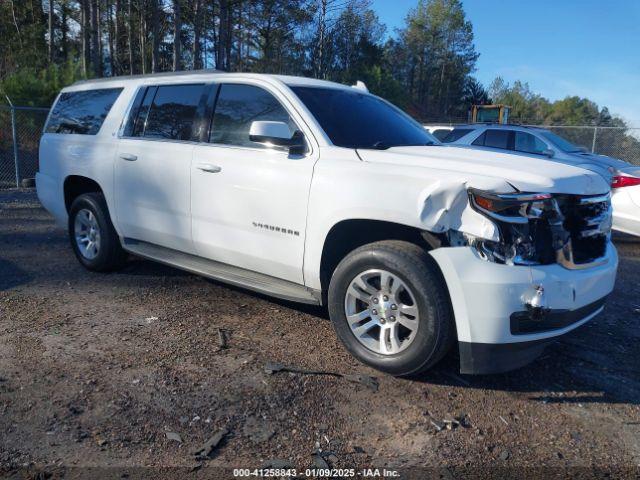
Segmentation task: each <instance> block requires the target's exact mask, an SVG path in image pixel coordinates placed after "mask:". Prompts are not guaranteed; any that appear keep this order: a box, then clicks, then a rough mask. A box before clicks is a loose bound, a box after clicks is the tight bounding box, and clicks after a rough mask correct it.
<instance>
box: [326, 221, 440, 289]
mask: <svg viewBox="0 0 640 480" xmlns="http://www.w3.org/2000/svg"><path fill="white" fill-rule="evenodd" d="M381 240H404V241H406V242H409V243H413V244H415V245H417V246H419V247H421V248H423V249H424V250H425V251H429V250H432V249H434V248H438V247H439V246H441V245H442V241H443V239H442V237H441V236H440V235H438V234H434V233H431V232H428V231H425V230H422V229H420V228H417V227H414V226H410V225H405V224H401V223H395V222H389V221H384V220H373V219H365V218H354V219H345V220H341V221H339V222H337V223H335V224H334V225H333V226H332V227H331V228H330V229H329V231H328V232H327V234H326V236H325V238H324V242H323V246H322V254H321V257H320V268H319V276H320V285H321V287H322V292H323V298H325V296H326V292H327V290H328V288H329V282H330V281H331V276H332V275H333V272H334V271H335V269H336V267H337V266H338V264H339V263H340V261H341V260H342V259H343V258H344V257H345V256H346V255H347V254H348V253H349V252H351V251H353V250H355V249H356V248H358V247H361V246H362V245H366V244H368V243H373V242H378V241H381Z"/></svg>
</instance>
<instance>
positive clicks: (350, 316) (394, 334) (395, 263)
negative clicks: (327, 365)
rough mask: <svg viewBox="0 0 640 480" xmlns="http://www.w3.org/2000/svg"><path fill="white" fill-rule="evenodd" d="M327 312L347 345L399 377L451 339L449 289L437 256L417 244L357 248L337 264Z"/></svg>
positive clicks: (426, 364) (437, 355)
mask: <svg viewBox="0 0 640 480" xmlns="http://www.w3.org/2000/svg"><path fill="white" fill-rule="evenodd" d="M328 298H329V314H330V317H331V320H332V321H333V324H334V327H335V330H336V332H337V334H338V337H339V338H340V340H341V341H342V342H343V344H344V345H345V347H346V348H347V350H349V352H350V353H351V354H352V355H354V356H355V357H356V358H358V359H359V360H360V361H362V362H363V363H366V364H368V365H370V366H372V367H373V368H376V369H378V370H381V371H383V372H386V373H390V374H392V375H397V376H406V375H414V374H417V373H420V372H422V371H425V370H427V369H429V368H430V367H432V366H433V365H434V364H435V363H437V362H438V361H439V360H440V359H441V358H442V357H443V356H444V355H445V354H446V352H447V351H448V350H449V348H450V347H451V345H452V343H453V341H454V339H455V327H454V321H453V314H452V312H451V305H450V301H449V295H448V291H447V288H446V285H445V282H444V279H443V278H442V275H441V273H440V271H439V269H438V267H437V265H436V263H435V261H434V260H433V259H432V258H431V257H430V256H429V255H428V254H427V253H426V252H425V251H424V250H423V249H421V248H420V247H418V246H417V245H414V244H411V243H408V242H402V241H382V242H376V243H371V244H369V245H365V246H363V247H360V248H358V249H356V250H354V251H353V252H351V253H350V254H349V255H347V256H346V257H345V258H344V259H343V260H342V261H341V262H340V264H339V265H338V267H337V268H336V270H335V272H334V274H333V276H332V278H331V283H330V286H329V296H328Z"/></svg>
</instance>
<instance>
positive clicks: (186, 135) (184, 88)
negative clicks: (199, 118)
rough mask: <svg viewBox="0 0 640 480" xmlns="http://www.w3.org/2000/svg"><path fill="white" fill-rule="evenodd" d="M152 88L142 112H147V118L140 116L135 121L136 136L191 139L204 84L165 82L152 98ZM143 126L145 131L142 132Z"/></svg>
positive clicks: (148, 91) (149, 90)
mask: <svg viewBox="0 0 640 480" xmlns="http://www.w3.org/2000/svg"><path fill="white" fill-rule="evenodd" d="M153 90H154V89H152V88H149V89H148V90H147V95H145V99H144V100H143V102H142V108H141V109H140V112H139V113H143V111H145V112H144V113H146V108H147V107H146V106H145V104H147V105H149V106H148V110H149V113H148V114H147V118H146V122H142V121H141V119H140V117H139V118H138V120H137V121H136V126H135V132H134V136H141V135H142V136H144V137H145V138H146V137H149V138H162V139H170V140H191V139H192V136H193V126H194V123H195V121H196V115H197V111H198V105H199V104H200V100H201V99H202V95H203V93H204V92H205V85H204V84H196V85H193V84H192V85H166V86H161V87H158V88H157V91H156V92H155V96H154V97H153V101H151V99H150V98H147V97H149V94H150V92H151V91H153ZM143 126H144V132H142V130H143Z"/></svg>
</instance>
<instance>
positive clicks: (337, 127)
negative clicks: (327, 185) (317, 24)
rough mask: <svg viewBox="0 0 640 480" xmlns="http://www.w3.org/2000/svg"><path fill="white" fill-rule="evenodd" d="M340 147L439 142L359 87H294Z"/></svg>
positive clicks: (399, 111)
mask: <svg viewBox="0 0 640 480" xmlns="http://www.w3.org/2000/svg"><path fill="white" fill-rule="evenodd" d="M291 90H293V92H294V93H295V94H296V95H297V96H298V97H299V98H300V100H301V101H302V103H304V104H305V106H306V107H307V108H308V109H309V111H310V112H311V113H312V114H313V116H314V117H315V118H316V120H317V121H318V123H319V124H320V126H321V127H322V129H323V130H324V131H325V133H326V134H327V136H328V137H329V139H330V140H331V142H332V143H333V144H334V145H336V146H337V147H345V148H374V149H379V150H384V149H387V148H391V147H400V146H418V145H439V144H440V143H439V142H438V140H436V138H435V137H433V136H432V135H431V134H430V133H429V132H427V131H426V130H425V129H424V128H423V127H422V125H420V124H419V123H417V122H415V121H414V120H413V119H412V118H411V117H409V116H408V115H407V114H405V113H403V112H402V111H401V110H400V109H398V108H396V107H394V106H393V105H391V104H390V103H387V102H385V101H384V100H382V99H380V98H378V97H375V96H373V95H368V94H364V93H361V92H358V91H357V90H355V89H354V90H353V91H349V90H343V89H338V88H323V87H295V86H294V87H291Z"/></svg>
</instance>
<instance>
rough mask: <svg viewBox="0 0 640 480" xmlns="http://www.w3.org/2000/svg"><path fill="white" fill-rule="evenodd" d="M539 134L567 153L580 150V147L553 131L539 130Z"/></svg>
mask: <svg viewBox="0 0 640 480" xmlns="http://www.w3.org/2000/svg"><path fill="white" fill-rule="evenodd" d="M540 135H542V136H543V137H544V138H546V139H547V140H549V141H550V142H551V143H553V144H554V145H555V146H556V147H558V148H559V149H560V150H562V151H563V152H567V153H578V152H582V149H581V148H580V147H577V146H576V145H574V144H573V143H571V142H570V141H568V140H565V139H564V138H562V137H561V136H559V135H556V134H555V133H553V132H549V131H547V130H541V131H540Z"/></svg>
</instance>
